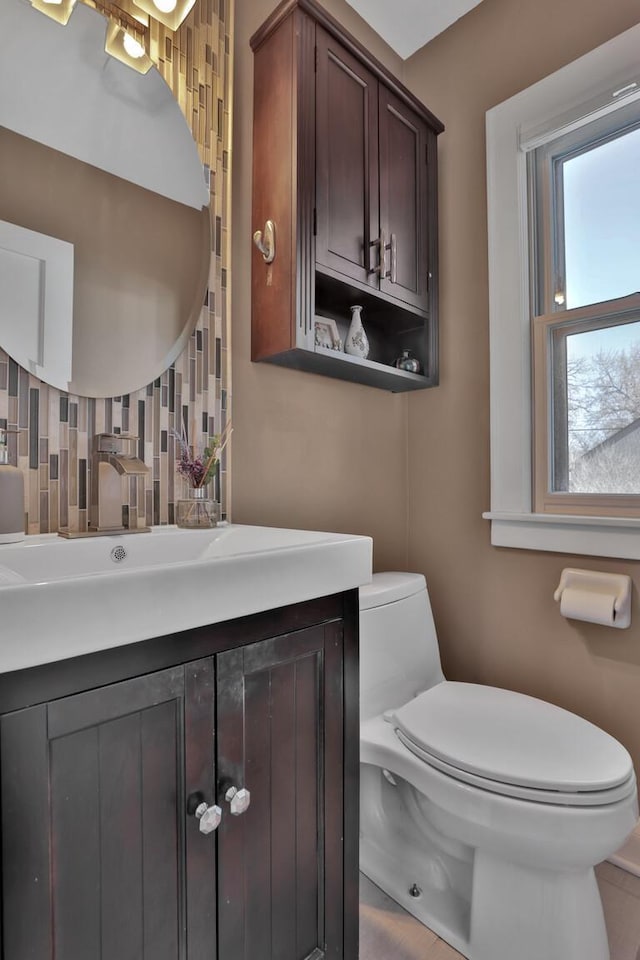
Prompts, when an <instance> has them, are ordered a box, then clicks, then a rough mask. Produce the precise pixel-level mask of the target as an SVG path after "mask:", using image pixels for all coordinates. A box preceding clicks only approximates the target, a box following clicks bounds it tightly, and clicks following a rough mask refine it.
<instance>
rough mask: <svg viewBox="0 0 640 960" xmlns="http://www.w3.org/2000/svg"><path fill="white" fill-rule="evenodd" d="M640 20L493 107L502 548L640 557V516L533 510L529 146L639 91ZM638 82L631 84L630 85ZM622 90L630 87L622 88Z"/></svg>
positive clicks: (494, 477)
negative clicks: (628, 28)
mask: <svg viewBox="0 0 640 960" xmlns="http://www.w3.org/2000/svg"><path fill="white" fill-rule="evenodd" d="M639 49H640V25H638V26H636V27H632V28H631V29H630V30H627V31H625V33H622V34H620V36H618V37H615V38H614V39H612V40H610V41H608V42H607V43H605V44H603V45H602V46H600V47H597V48H596V49H595V50H593V51H591V52H590V53H587V54H585V55H584V56H583V57H581V58H580V59H579V60H575V61H574V62H573V63H570V64H568V65H567V66H566V67H563V68H562V69H561V70H558V71H557V72H556V73H553V74H551V75H550V76H548V77H545V79H544V80H541V81H539V82H538V83H536V84H534V85H533V86H532V87H529V88H528V89H526V90H523V91H522V92H521V93H519V94H517V95H516V96H514V97H512V98H511V99H509V100H506V101H505V102H504V103H501V104H499V105H498V106H496V107H494V108H493V109H492V110H489V111H488V113H487V116H486V132H487V215H488V233H489V235H488V239H489V317H490V363H491V387H490V402H491V510H490V511H489V512H487V513H484V514H483V516H484V517H485V518H486V519H488V520H490V521H491V542H492V544H493V545H494V546H500V547H519V548H523V549H528V550H550V551H556V552H561V553H577V554H588V555H592V556H603V557H620V558H626V559H634V560H638V559H640V519H638V518H629V517H609V516H608V517H599V516H588V517H587V516H576V515H562V514H553V515H552V514H546V513H545V514H542V513H534V512H533V509H532V502H533V500H532V484H533V462H532V449H533V439H534V438H533V435H532V389H531V378H532V372H531V299H530V268H529V208H528V207H529V204H528V190H527V151H528V150H529V149H532V148H533V147H534V146H538V145H540V144H541V143H544V142H545V141H546V140H548V139H549V137H550V135H551V133H552V132H556V131H560V130H566V131H568V130H570V129H571V128H572V127H573V126H574V125H578V124H579V123H582V122H584V118H585V117H589V118H591V117H594V118H595V117H597V116H598V115H602V114H604V113H607V112H610V111H611V110H612V109H617V108H618V106H619V105H621V103H622V102H624V103H629V102H630V101H631V100H632V99H639V98H640V60H639V57H638V50H639ZM633 83H635V84H636V86H635V87H632V86H630V85H631V84H633ZM623 88H628V89H625V90H624V93H620V92H619V91H621V90H623Z"/></svg>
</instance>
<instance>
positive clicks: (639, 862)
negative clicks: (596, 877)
mask: <svg viewBox="0 0 640 960" xmlns="http://www.w3.org/2000/svg"><path fill="white" fill-rule="evenodd" d="M607 859H608V860H609V863H614V864H615V865H616V867H620V868H621V869H622V870H626V871H627V873H633V874H634V876H636V877H640V822H639V823H637V824H636V827H635V830H634V831H633V833H632V834H631V836H630V837H629V839H628V840H627V842H626V843H625V844H624V846H622V847H620V849H619V850H616V852H615V853H613V854H612V855H611V856H610V857H608V858H607Z"/></svg>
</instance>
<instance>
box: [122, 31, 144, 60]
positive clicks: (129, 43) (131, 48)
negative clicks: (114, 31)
mask: <svg viewBox="0 0 640 960" xmlns="http://www.w3.org/2000/svg"><path fill="white" fill-rule="evenodd" d="M122 46H123V47H124V49H125V51H126V52H127V53H128V54H129V56H130V57H133V59H134V60H137V59H138V58H139V57H143V56H144V47H143V46H142V44H141V43H139V42H138V41H137V40H136V38H135V37H132V36H131V34H130V33H126V32H125V35H124V37H123V40H122Z"/></svg>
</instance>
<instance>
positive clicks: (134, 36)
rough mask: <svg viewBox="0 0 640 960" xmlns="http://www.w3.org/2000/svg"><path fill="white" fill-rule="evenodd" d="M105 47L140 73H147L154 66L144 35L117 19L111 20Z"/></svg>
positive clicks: (112, 54) (109, 52)
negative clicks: (123, 24) (145, 44)
mask: <svg viewBox="0 0 640 960" xmlns="http://www.w3.org/2000/svg"><path fill="white" fill-rule="evenodd" d="M104 49H105V50H106V52H107V53H108V54H110V55H111V56H112V57H115V58H116V60H120V62H121V63H124V64H126V66H127V67H132V68H133V69H134V70H137V71H138V73H147V72H148V71H149V70H150V68H151V66H152V61H151V57H150V56H149V55H148V53H147V51H146V50H145V47H144V36H143V35H142V34H138V33H137V32H135V31H134V30H133V29H131V28H126V27H123V26H122V24H121V23H118V21H117V20H109V23H108V25H107V38H106V41H105V45H104Z"/></svg>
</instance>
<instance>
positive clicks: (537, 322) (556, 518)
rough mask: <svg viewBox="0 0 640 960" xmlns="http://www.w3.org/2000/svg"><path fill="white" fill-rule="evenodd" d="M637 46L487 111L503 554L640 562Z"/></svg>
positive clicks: (639, 37) (610, 47) (496, 538)
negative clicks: (550, 553) (552, 553)
mask: <svg viewBox="0 0 640 960" xmlns="http://www.w3.org/2000/svg"><path fill="white" fill-rule="evenodd" d="M639 43H640V27H635V28H633V29H632V30H629V31H627V32H626V33H624V34H622V35H621V36H620V37H617V38H615V39H614V40H612V41H610V42H609V43H607V44H604V45H603V46H602V47H599V48H598V49H597V50H594V51H592V53H590V54H587V55H586V56H585V57H582V58H581V59H580V60H577V61H575V62H574V63H572V64H569V65H568V66H567V67H565V68H563V69H562V70H560V71H558V72H557V73H556V74H553V75H552V76H551V77H547V78H546V79H545V80H543V81H541V82H540V83H538V84H536V85H534V86H533V87H530V88H529V89H528V90H525V91H523V92H522V93H520V94H518V95H517V96H516V97H513V98H512V99H511V100H508V101H506V102H505V103H503V104H500V105H499V106H498V107H495V108H494V109H493V110H491V111H489V113H488V114H487V177H488V182H487V192H488V219H489V276H490V318H491V455H492V503H491V511H490V513H488V514H486V515H485V516H487V517H488V518H489V519H490V520H491V524H492V542H493V543H494V544H496V545H501V546H519V547H527V548H532V549H543V550H559V551H563V552H573V553H590V554H594V555H604V556H618V557H633V558H640V293H638V291H640V175H639V174H638V171H639V170H640V78H639V77H638V76H637V71H638V60H637V49H638V44H639ZM634 73H635V76H634Z"/></svg>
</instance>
